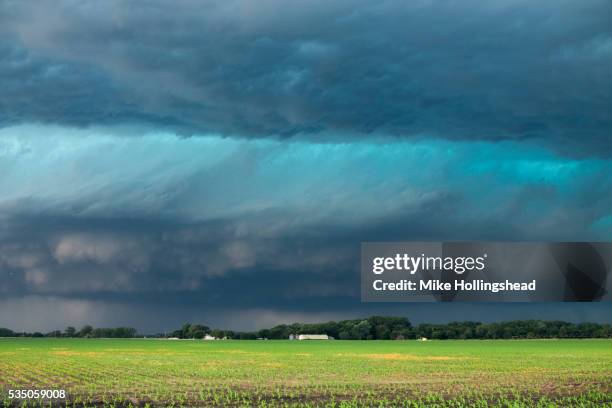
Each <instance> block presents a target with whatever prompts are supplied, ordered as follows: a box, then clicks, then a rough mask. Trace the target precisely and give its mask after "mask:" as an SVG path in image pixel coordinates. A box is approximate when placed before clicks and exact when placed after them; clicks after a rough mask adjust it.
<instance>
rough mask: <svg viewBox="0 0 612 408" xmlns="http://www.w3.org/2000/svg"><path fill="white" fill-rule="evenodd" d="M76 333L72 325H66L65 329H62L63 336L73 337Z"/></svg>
mask: <svg viewBox="0 0 612 408" xmlns="http://www.w3.org/2000/svg"><path fill="white" fill-rule="evenodd" d="M75 334H76V329H75V328H74V327H72V326H68V327H66V330H64V336H66V337H74V336H75Z"/></svg>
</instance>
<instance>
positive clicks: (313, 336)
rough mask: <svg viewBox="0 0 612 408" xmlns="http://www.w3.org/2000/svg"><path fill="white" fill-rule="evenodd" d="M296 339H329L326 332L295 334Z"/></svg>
mask: <svg viewBox="0 0 612 408" xmlns="http://www.w3.org/2000/svg"><path fill="white" fill-rule="evenodd" d="M297 339H298V340H331V339H332V338H331V337H329V336H328V335H327V334H300V335H298V336H297Z"/></svg>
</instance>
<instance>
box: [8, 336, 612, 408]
mask: <svg viewBox="0 0 612 408" xmlns="http://www.w3.org/2000/svg"><path fill="white" fill-rule="evenodd" d="M18 389H31V390H47V389H54V390H58V389H63V390H66V394H67V399H65V400H54V401H48V400H47V401H36V400H27V401H26V400H17V399H13V400H11V399H9V397H8V390H18ZM0 390H1V391H0V392H1V393H2V394H1V398H2V399H1V401H2V404H3V406H5V407H7V406H28V407H31V406H70V407H72V406H75V407H77V406H79V407H80V406H96V407H97V406H106V407H122V406H141V407H144V406H175V407H178V406H186V407H188V406H213V407H216V406H226V407H243V406H244V407H249V406H258V407H293V406H296V407H298V406H299V407H314V406H326V407H358V406H367V407H370V406H381V407H384V406H389V407H395V406H406V407H418V406H436V407H464V406H479V407H486V406H504V407H521V406H541V407H552V406H562V407H566V406H582V407H589V406H596V407H601V406H608V407H610V406H612V341H610V340H491V341H481V340H465V341H463V340H447V341H428V342H417V341H304V342H300V341H274V340H270V341H231V340H230V341H197V340H182V341H171V340H153V339H150V340H149V339H114V340H111V339H0Z"/></svg>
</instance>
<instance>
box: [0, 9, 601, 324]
mask: <svg viewBox="0 0 612 408" xmlns="http://www.w3.org/2000/svg"><path fill="white" fill-rule="evenodd" d="M610 16H612V4H610V2H608V1H604V0H587V1H569V0H563V1H555V2H553V1H542V2H537V3H534V2H527V1H519V0H507V1H497V2H494V3H485V2H478V1H473V0H469V1H461V2H459V1H448V0H435V1H412V2H398V1H382V2H362V1H350V2H349V1H314V2H294V3H291V5H289V4H288V3H286V2H280V1H276V0H264V1H258V2H256V3H254V2H247V1H208V2H204V3H202V2H193V1H185V2H180V3H174V2H165V1H147V2H141V3H138V4H132V3H127V2H122V1H108V2H102V3H82V2H73V1H58V2H54V3H53V4H51V3H49V4H44V3H35V2H21V1H6V2H3V3H2V4H1V5H0V90H1V92H0V297H2V300H0V326H10V327H11V328H13V329H17V330H21V329H25V330H50V329H54V328H61V326H62V325H68V324H73V325H79V324H85V323H92V324H96V325H119V324H121V325H129V326H135V327H138V328H139V329H141V330H144V331H148V332H152V331H158V330H167V329H170V328H173V327H174V326H177V325H179V324H180V323H182V322H184V321H185V320H191V321H197V322H202V323H207V324H211V325H217V326H219V327H231V328H238V329H241V328H249V329H250V328H255V327H262V326H264V325H271V324H275V323H280V322H291V321H295V320H300V321H320V320H329V319H335V318H351V317H358V316H364V315H368V314H373V313H378V314H401V315H408V316H409V317H410V318H411V319H413V320H414V321H426V320H429V321H444V320H448V319H457V320H464V319H471V320H478V319H484V320H487V319H488V320H491V319H493V320H494V319H495V318H497V317H498V318H500V319H501V318H523V317H533V318H555V319H561V318H567V319H571V320H576V321H582V320H598V321H609V318H610V315H611V314H610V313H609V312H610V305H581V306H577V305H543V304H541V305H536V304H532V305H521V306H516V305H502V304H499V305H489V306H487V308H488V309H487V310H495V313H496V315H495V316H492V315H491V314H490V313H485V311H484V309H483V308H482V307H481V306H480V305H470V304H465V305H452V308H451V307H450V306H449V305H443V304H441V305H437V304H436V305H411V306H410V307H406V306H400V305H394V304H387V305H372V304H362V303H360V300H359V290H360V288H359V282H360V281H359V270H358V263H359V248H360V243H361V242H364V241H401V240H519V241H523V240H528V241H533V240H552V241H563V240H568V241H576V240H586V241H596V240H602V241H606V240H610V239H612V213H611V211H610V209H611V208H612V195H611V194H610V192H611V191H612V178H611V177H610V174H612V138H611V137H610V136H611V134H610V132H611V131H612V110H610V106H612V88H611V87H610V86H609V82H610V72H612V18H611V17H610ZM496 316H497V317H496ZM58 326H59V327H58Z"/></svg>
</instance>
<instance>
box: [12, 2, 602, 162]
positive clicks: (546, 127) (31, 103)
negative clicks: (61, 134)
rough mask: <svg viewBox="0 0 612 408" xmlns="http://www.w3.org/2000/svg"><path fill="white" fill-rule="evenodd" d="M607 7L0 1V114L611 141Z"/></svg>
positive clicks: (223, 128)
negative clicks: (7, 44) (2, 44)
mask: <svg viewBox="0 0 612 408" xmlns="http://www.w3.org/2000/svg"><path fill="white" fill-rule="evenodd" d="M611 15H612V4H611V3H610V2H609V1H606V0H588V1H568V0H565V1H543V2H528V1H521V0H511V1H510V0H507V1H499V2H493V3H485V2H478V1H463V2H457V1H442V0H438V1H414V2H397V1H383V2H369V1H368V2H361V1H358V2H354V1H350V2H348V1H335V2H329V1H317V2H301V3H291V4H290V5H288V4H287V3H286V2H281V1H275V0H271V1H263V2H257V3H253V2H247V1H218V2H216V1H209V2H205V3H202V2H191V1H186V2H180V3H178V4H177V3H175V2H161V1H150V2H147V3H139V4H138V5H134V4H131V3H127V2H121V1H112V2H103V3H74V2H71V1H62V2H53V3H52V4H51V3H49V4H42V3H28V2H5V3H3V6H2V12H0V19H1V20H2V21H1V22H0V25H1V26H2V28H1V29H0V30H1V31H2V34H3V36H4V38H5V41H9V42H10V43H11V44H12V47H9V48H8V51H7V48H6V47H5V48H4V51H3V54H2V55H3V58H2V66H0V70H1V71H2V72H5V73H6V72H8V73H9V75H3V82H4V84H3V88H5V89H11V92H9V93H8V94H7V93H3V94H4V95H3V96H2V104H3V106H4V109H3V111H4V113H3V114H2V116H3V117H2V121H3V122H4V123H10V122H15V121H22V120H33V121H46V122H57V123H60V124H78V125H83V124H100V123H105V124H108V123H111V122H144V123H155V124H157V125H158V126H159V125H166V126H171V127H173V128H174V129H175V130H177V131H180V132H183V133H184V134H193V133H202V132H218V133H221V134H223V135H240V136H246V137H252V136H270V135H277V136H278V135H280V136H291V135H296V134H310V135H311V136H310V137H320V138H325V137H336V138H338V137H359V136H364V135H370V137H371V136H375V135H381V134H387V135H395V136H400V137H412V136H421V137H422V136H439V137H445V138H453V139H457V138H458V139H465V138H468V139H490V140H499V139H524V138H529V139H531V138H535V139H537V140H540V139H541V140H544V142H545V143H546V144H547V145H548V146H549V147H554V148H555V149H559V150H562V151H564V152H565V153H571V154H598V155H605V156H607V155H608V154H609V152H611V151H612V145H611V144H610V143H611V142H610V140H611V139H610V137H609V136H610V129H612V114H611V111H610V109H609V107H610V106H611V105H612V90H611V88H610V87H609V86H608V82H609V75H610V74H609V73H610V72H611V71H612V29H611V27H612V24H611V23H612V18H611V17H610V16H611ZM24 58H25V60H26V61H25V64H23V66H22V65H19V64H17V65H15V64H16V63H15V61H16V60H17V61H19V60H23V59H24ZM48 75H51V76H56V78H55V79H56V80H53V81H50V80H47V76H48ZM33 86H36V87H37V92H34V91H33V90H32V89H31V88H30V87H33ZM35 94H39V95H41V96H40V98H36V97H35V98H32V95H35ZM24 98H25V99H27V100H26V101H25V102H26V103H20V102H19V101H24ZM331 135H333V136H331Z"/></svg>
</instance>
